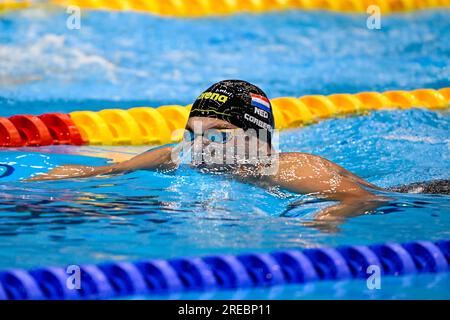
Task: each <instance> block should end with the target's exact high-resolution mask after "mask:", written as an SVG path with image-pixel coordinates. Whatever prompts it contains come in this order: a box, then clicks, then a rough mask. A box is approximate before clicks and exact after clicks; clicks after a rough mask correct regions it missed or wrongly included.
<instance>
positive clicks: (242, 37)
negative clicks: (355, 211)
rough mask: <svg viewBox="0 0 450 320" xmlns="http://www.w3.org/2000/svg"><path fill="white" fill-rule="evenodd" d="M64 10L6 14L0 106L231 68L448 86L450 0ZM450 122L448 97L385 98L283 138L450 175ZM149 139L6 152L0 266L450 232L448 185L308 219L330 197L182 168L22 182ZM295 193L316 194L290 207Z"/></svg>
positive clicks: (165, 84) (72, 103) (392, 171)
mask: <svg viewBox="0 0 450 320" xmlns="http://www.w3.org/2000/svg"><path fill="white" fill-rule="evenodd" d="M66 18H67V15H66V14H65V13H63V12H60V11H48V10H46V11H42V10H26V11H18V12H14V13H10V14H8V15H4V16H1V17H0V75H1V76H0V116H8V115H13V114H19V113H34V114H39V113H43V112H49V111H60V112H69V111H73V110H79V109H81V108H86V109H89V110H97V109H101V108H103V107H128V106H137V105H153V106H157V105H161V104H173V103H180V104H188V103H190V102H192V99H193V98H194V97H195V96H197V95H198V93H199V92H201V91H202V90H203V89H205V88H206V87H208V86H209V85H210V84H211V83H212V82H214V81H216V80H220V79H223V78H243V79H246V80H249V81H252V82H255V83H256V84H258V85H260V86H261V87H262V88H264V89H265V90H266V91H267V92H268V94H269V95H270V96H271V97H276V96H286V95H291V96H299V95H302V94H307V93H323V94H327V93H335V92H357V91H364V90H379V91H382V90H388V89H413V88H417V87H432V88H440V87H443V86H450V80H449V79H450V72H449V63H450V41H449V40H450V31H449V30H450V19H449V18H450V11H448V10H446V11H440V12H438V11H422V12H417V13H414V14H402V15H394V16H390V17H383V24H382V25H383V27H382V29H381V30H368V29H367V28H366V27H365V19H366V17H365V16H363V15H341V14H335V13H326V12H307V13H306V12H300V11H289V12H283V13H270V14H264V15H238V16H233V17H225V18H206V19H170V18H160V17H154V16H150V15H145V14H135V13H108V12H84V13H83V20H82V28H81V30H68V29H67V28H66V26H65V19H66ZM449 127H450V115H449V114H448V112H446V111H441V112H437V111H430V110H422V109H412V110H391V111H378V112H373V113H372V114H370V115H367V116H359V117H347V118H339V119H330V120H326V121H323V122H320V123H318V124H315V125H312V126H309V127H304V128H300V129H295V130H288V131H284V132H282V133H281V136H280V146H279V147H280V149H281V151H301V152H309V153H313V154H317V155H321V156H323V157H326V158H328V159H330V160H332V161H335V162H336V163H338V164H339V165H341V166H343V167H345V168H347V169H349V170H351V171H353V172H355V173H356V174H358V175H360V176H362V177H363V178H365V179H367V180H368V181H370V182H372V183H375V184H377V185H379V186H382V187H389V186H395V185H400V184H406V183H412V182H418V181H429V180H433V179H449V178H450V171H449V168H450V157H449V143H450V132H449V129H448V128H449ZM99 149H102V150H100V151H99ZM105 150H106V151H105ZM138 151H141V150H138V149H136V148H133V147H129V148H124V147H120V148H114V147H111V148H106V147H104V148H99V147H68V146H54V147H42V148H32V149H30V148H28V149H14V150H12V149H8V150H6V149H5V150H2V151H0V164H6V165H9V166H12V167H14V168H15V171H14V172H13V173H12V174H11V175H8V176H7V177H4V178H1V179H0V182H1V183H0V269H5V268H27V269H28V268H34V267H40V266H48V265H56V266H65V265H69V264H83V263H101V262H106V261H119V260H120V261H130V260H139V259H147V258H173V257H180V256H195V255H205V254H214V253H241V252H249V251H257V252H268V251H274V250H278V249H285V248H309V247H316V246H324V245H325V246H337V245H344V244H345V245H348V244H372V243H381V242H386V241H396V242H407V241H412V240H418V239H421V240H439V239H448V238H449V237H450V234H449V233H450V232H449V230H450V229H449V225H450V216H449V213H450V197H449V196H444V195H420V194H389V196H390V197H391V198H392V200H391V201H390V202H389V203H388V204H386V205H385V206H383V207H380V208H379V209H377V210H375V211H373V212H369V213H366V214H362V215H360V216H358V217H354V218H351V219H347V220H345V221H342V223H340V224H339V225H336V226H333V227H332V228H312V227H309V226H308V225H305V222H308V221H311V220H313V219H314V217H315V215H316V214H317V212H318V211H320V210H321V209H322V208H324V207H325V206H327V205H329V203H318V202H317V201H314V200H313V199H309V197H308V196H302V195H294V194H290V193H286V192H283V190H272V191H271V192H267V191H266V190H262V189H260V188H258V187H255V186H252V185H247V184H243V183H239V182H236V181H233V180H230V179H228V178H226V177H223V176H212V175H205V174H201V173H199V172H197V171H194V170H192V169H189V168H186V167H182V168H180V169H179V170H178V171H177V172H176V173H173V174H163V173H155V172H144V171H141V172H134V173H131V174H127V175H120V176H115V177H111V178H104V177H103V178H92V179H87V180H67V181H54V182H27V183H25V182H21V181H19V180H20V179H22V178H26V177H28V176H29V175H31V174H36V173H38V172H44V171H46V170H48V169H50V168H53V167H55V166H57V165H60V164H66V163H75V164H91V165H100V164H105V163H107V162H108V161H110V160H111V159H116V158H118V157H119V158H120V156H121V155H123V154H124V153H126V154H127V155H129V154H134V153H138ZM89 154H90V155H91V156H87V155H89ZM0 169H1V170H2V171H0V175H2V174H3V172H4V170H5V169H4V168H2V167H1V166H0ZM298 200H304V201H305V202H306V203H305V204H304V205H303V206H297V207H293V208H291V207H290V206H289V205H290V204H292V203H294V202H295V201H298ZM288 209H289V210H288ZM414 279H415V280H414V281H413V285H412V287H410V289H408V290H409V291H408V292H410V295H406V296H405V295H402V294H401V293H400V292H401V291H402V290H403V289H402V288H403V287H402V281H406V280H392V281H391V280H389V281H388V282H386V284H387V285H386V287H385V289H384V290H383V291H382V293H379V294H372V293H367V292H366V293H364V292H362V291H361V290H365V289H364V286H363V284H362V283H360V282H354V283H353V282H351V283H350V284H336V286H337V287H339V286H340V285H341V286H344V288H346V290H343V291H339V290H334V289H332V290H331V289H330V290H328V291H327V290H326V289H325V287H326V286H327V285H328V284H323V285H322V284H320V285H318V287H315V288H316V289H314V290H313V291H312V292H309V291H307V290H306V289H305V288H303V287H302V288H299V287H290V288H284V289H283V290H285V291H283V290H282V291H283V292H282V293H280V294H278V295H270V292H269V293H268V291H267V290H261V291H258V290H256V291H252V292H251V293H250V294H249V295H247V297H249V298H252V297H253V298H258V297H259V298H264V297H269V298H270V297H272V298H290V297H294V298H305V297H306V298H308V297H309V298H311V297H318V298H321V297H327V298H336V297H338V298H339V297H341V298H342V297H344V298H350V297H356V296H357V295H361V297H362V298H370V297H374V298H398V297H407V298H414V297H421V295H420V292H423V291H422V290H424V289H423V288H426V287H427V286H428V287H429V288H432V287H430V286H431V285H432V284H433V283H434V282H433V280H432V279H431V280H430V278H427V277H425V278H420V277H418V278H414ZM422 279H425V280H422ZM439 279H441V278H439ZM415 283H416V284H415ZM438 283H439V284H438V285H436V286H434V287H433V288H434V289H433V290H429V291H428V293H429V295H428V296H427V297H431V298H432V297H435V298H436V297H438V298H443V297H444V298H448V297H449V290H448V278H444V279H443V280H442V281H441V280H440V281H439V282H438ZM333 288H334V287H333ZM274 290H275V291H276V289H274ZM298 290H300V291H298ZM305 290H306V291H305ZM277 292H278V291H277ZM308 292H309V293H308ZM340 292H344V293H342V294H341V295H340V294H339V293H340ZM345 292H348V293H347V294H346V293H345ZM237 293H238V292H234V293H223V294H224V296H220V294H219V296H220V297H227V298H228V297H230V296H226V295H227V294H237ZM212 298H214V297H212ZM231 298H232V297H231Z"/></svg>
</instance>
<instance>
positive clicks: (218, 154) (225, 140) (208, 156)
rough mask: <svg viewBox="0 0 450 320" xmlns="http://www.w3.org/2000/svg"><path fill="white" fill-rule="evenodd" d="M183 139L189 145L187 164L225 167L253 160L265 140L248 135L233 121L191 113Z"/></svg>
mask: <svg viewBox="0 0 450 320" xmlns="http://www.w3.org/2000/svg"><path fill="white" fill-rule="evenodd" d="M183 143H184V144H189V145H191V147H192V156H193V159H192V162H191V165H193V166H196V167H202V168H204V167H207V168H210V169H212V168H214V169H216V170H222V169H223V170H227V169H229V168H230V167H233V166H235V165H237V164H243V163H252V162H254V163H256V162H257V161H258V155H260V154H261V150H266V151H265V153H266V154H267V150H270V147H268V144H267V143H265V142H262V141H261V140H259V139H258V138H257V137H256V136H251V135H248V134H246V133H245V132H244V130H242V129H240V128H238V127H236V126H235V125H233V124H231V123H229V122H227V121H224V120H219V119H215V118H207V117H191V118H189V120H188V123H187V125H186V130H185V132H184V136H183Z"/></svg>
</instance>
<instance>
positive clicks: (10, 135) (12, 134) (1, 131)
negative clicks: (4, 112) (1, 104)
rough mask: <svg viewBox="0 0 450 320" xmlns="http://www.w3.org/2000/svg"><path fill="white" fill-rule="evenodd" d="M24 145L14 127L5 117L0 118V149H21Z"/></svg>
mask: <svg viewBox="0 0 450 320" xmlns="http://www.w3.org/2000/svg"><path fill="white" fill-rule="evenodd" d="M23 145H24V142H23V141H22V138H21V137H20V133H19V131H18V130H17V128H16V126H15V125H14V124H13V123H12V122H11V121H10V120H9V119H8V118H5V117H0V147H21V146H23Z"/></svg>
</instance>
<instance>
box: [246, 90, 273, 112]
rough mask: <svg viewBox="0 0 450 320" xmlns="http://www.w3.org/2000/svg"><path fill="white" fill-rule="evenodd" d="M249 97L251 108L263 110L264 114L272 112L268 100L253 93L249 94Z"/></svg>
mask: <svg viewBox="0 0 450 320" xmlns="http://www.w3.org/2000/svg"><path fill="white" fill-rule="evenodd" d="M250 96H251V97H252V106H254V107H257V108H259V109H263V110H264V111H266V112H270V113H271V112H272V109H271V107H270V101H269V99H267V98H266V97H263V96H260V95H258V94H254V93H250Z"/></svg>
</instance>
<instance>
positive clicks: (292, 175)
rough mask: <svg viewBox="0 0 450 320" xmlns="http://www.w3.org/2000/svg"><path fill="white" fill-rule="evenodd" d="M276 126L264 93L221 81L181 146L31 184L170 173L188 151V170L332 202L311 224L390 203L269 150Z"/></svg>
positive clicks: (308, 157) (320, 167) (327, 164)
mask: <svg viewBox="0 0 450 320" xmlns="http://www.w3.org/2000/svg"><path fill="white" fill-rule="evenodd" d="M274 128H275V123H274V117H273V113H272V107H271V104H270V101H269V99H268V98H267V96H266V94H265V93H264V92H263V91H262V90H261V89H259V88H258V87H256V86H254V85H252V84H250V83H248V82H245V81H239V80H225V81H221V82H219V83H216V84H214V85H213V86H211V87H210V88H208V89H207V90H206V91H205V92H204V93H202V94H201V95H200V96H199V97H198V98H197V100H196V101H195V102H194V104H193V106H192V108H191V111H190V114H189V119H188V122H187V125H186V128H185V132H184V135H183V139H182V141H181V143H180V144H178V145H175V146H174V145H166V146H163V147H160V148H156V149H152V150H149V151H147V152H144V153H142V154H140V155H138V156H136V157H134V158H132V159H130V160H127V161H124V162H121V163H116V164H112V165H106V166H80V165H64V166H60V167H57V168H55V169H53V170H51V171H49V172H48V173H46V174H42V175H39V176H36V177H33V178H31V179H29V180H28V181H36V180H58V179H68V178H84V177H92V176H98V175H108V174H120V173H128V172H132V171H136V170H159V171H171V170H175V169H176V168H177V167H178V166H179V165H180V153H189V152H190V153H191V158H190V159H189V165H190V166H192V167H195V168H197V169H199V170H201V171H202V172H209V173H223V174H227V175H230V176H232V177H234V178H236V179H238V180H240V181H243V182H247V183H253V184H256V185H258V186H261V187H263V188H280V189H284V190H287V191H290V192H293V193H298V194H309V195H312V196H314V197H316V198H318V199H322V200H329V201H335V202H336V204H334V205H332V206H330V207H328V208H326V209H324V210H322V211H321V212H320V213H318V214H317V216H316V220H341V219H343V218H345V217H349V216H354V215H360V214H364V213H365V212H368V211H371V210H374V209H376V208H378V207H379V206H381V205H383V204H384V203H386V202H387V201H388V198H386V197H384V196H380V195H377V194H376V192H375V191H377V190H378V191H382V190H383V189H381V188H379V187H377V186H375V185H373V184H371V183H369V182H367V181H365V180H364V179H362V178H360V177H358V176H357V175H355V174H353V173H351V172H349V171H348V170H346V169H344V168H342V167H340V166H339V165H337V164H335V163H333V162H331V161H329V160H327V159H324V158H322V157H320V156H317V155H312V154H307V153H300V152H283V153H279V152H277V151H276V150H275V148H274V147H273V145H272V142H273V141H272V138H273V134H274ZM182 151H183V152H182Z"/></svg>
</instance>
